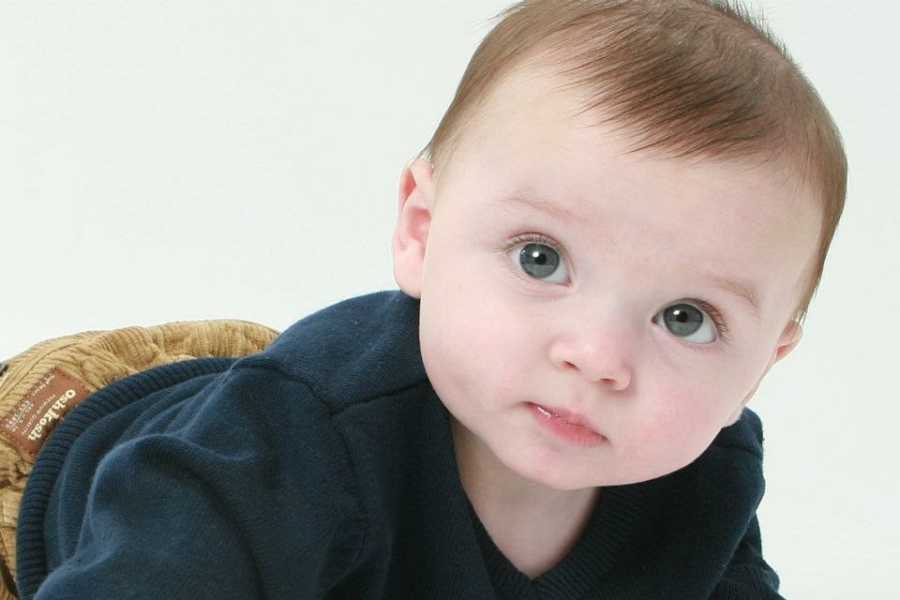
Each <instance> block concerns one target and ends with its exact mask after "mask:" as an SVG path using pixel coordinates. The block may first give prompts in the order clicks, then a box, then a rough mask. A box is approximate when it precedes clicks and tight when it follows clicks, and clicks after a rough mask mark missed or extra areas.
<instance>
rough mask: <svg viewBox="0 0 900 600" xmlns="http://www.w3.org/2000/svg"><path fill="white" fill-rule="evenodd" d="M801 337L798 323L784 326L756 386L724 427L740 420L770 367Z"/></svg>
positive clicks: (785, 354)
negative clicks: (742, 412)
mask: <svg viewBox="0 0 900 600" xmlns="http://www.w3.org/2000/svg"><path fill="white" fill-rule="evenodd" d="M801 337H803V327H802V326H801V325H800V323H798V322H797V321H794V320H793V319H791V320H790V321H789V322H788V324H787V325H786V326H785V328H784V330H783V331H782V332H781V336H779V338H778V343H777V344H775V350H774V351H773V352H772V357H771V358H770V359H769V364H767V365H766V368H765V370H764V371H763V373H762V375H760V376H759V379H757V380H756V384H755V385H754V386H753V389H752V390H750V393H748V394H747V396H746V397H745V398H744V400H743V401H742V402H741V404H740V406H738V407H737V409H735V411H734V412H733V413H731V416H729V417H728V420H727V422H726V423H725V427H728V426H730V425H734V424H735V423H737V421H738V419H740V418H741V411H743V410H744V407H745V406H747V403H748V402H750V399H751V398H753V394H755V393H756V390H757V389H758V388H759V384H760V383H762V380H763V378H764V377H765V376H766V373H768V372H769V369H771V368H772V365H774V364H775V363H777V362H778V361H779V360H781V359H782V358H784V357H785V356H787V355H788V354H790V352H791V351H792V350H793V349H794V348H796V347H797V344H799V343H800V338H801Z"/></svg>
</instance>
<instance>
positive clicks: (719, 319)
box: [505, 233, 731, 347]
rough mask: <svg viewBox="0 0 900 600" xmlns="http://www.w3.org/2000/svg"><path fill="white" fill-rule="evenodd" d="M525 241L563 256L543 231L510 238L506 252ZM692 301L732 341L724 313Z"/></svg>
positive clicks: (556, 245)
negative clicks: (541, 245) (549, 248)
mask: <svg viewBox="0 0 900 600" xmlns="http://www.w3.org/2000/svg"><path fill="white" fill-rule="evenodd" d="M525 243H537V244H543V245H545V246H549V247H551V248H553V250H554V251H556V252H557V253H558V254H559V255H560V256H561V257H562V256H563V253H562V252H561V251H560V247H559V244H557V243H556V241H555V240H553V239H552V238H549V237H547V236H546V235H543V234H541V233H522V234H519V235H517V236H515V237H513V238H512V239H511V240H510V243H509V245H507V246H506V250H505V252H506V253H508V252H509V251H510V250H512V249H513V248H515V247H516V246H518V245H520V244H525ZM529 279H530V280H532V281H540V280H538V279H534V278H529ZM690 302H692V303H694V304H696V305H697V306H698V307H699V308H701V309H703V312H705V313H706V314H708V315H709V316H710V318H711V319H712V320H713V323H714V324H715V326H716V330H717V331H718V334H719V337H720V338H721V340H722V341H723V342H725V343H728V342H729V341H731V337H730V334H729V330H728V324H727V323H726V322H725V318H724V317H723V316H722V313H721V312H720V311H719V309H717V308H716V307H715V306H713V305H712V304H710V303H709V302H706V301H705V300H700V299H699V298H697V299H695V298H691V299H690ZM696 345H697V346H700V347H702V346H706V345H708V344H696Z"/></svg>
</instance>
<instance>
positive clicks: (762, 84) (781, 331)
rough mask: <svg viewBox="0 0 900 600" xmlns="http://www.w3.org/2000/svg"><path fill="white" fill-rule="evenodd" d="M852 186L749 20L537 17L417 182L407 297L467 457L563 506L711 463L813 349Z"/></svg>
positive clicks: (663, 5)
mask: <svg viewBox="0 0 900 600" xmlns="http://www.w3.org/2000/svg"><path fill="white" fill-rule="evenodd" d="M845 189H846V159H845V156H844V153H843V149H842V147H841V142H840V136H839V134H838V132H837V130H836V128H835V126H834V124H833V122H832V120H831V117H830V116H829V114H828V111H827V110H826V109H825V107H824V106H823V105H822V103H821V101H820V100H819V98H818V96H817V94H816V92H815V91H814V90H813V88H812V86H811V85H810V84H809V83H808V82H807V80H806V79H805V78H804V77H803V76H802V75H801V73H800V71H799V69H798V68H797V67H796V66H795V65H794V64H793V63H792V62H791V60H790V59H789V58H788V57H787V55H786V53H785V52H784V51H783V50H781V49H780V47H779V46H778V44H777V43H775V42H773V41H770V37H769V36H768V35H767V34H766V33H765V32H763V31H762V30H761V29H760V28H759V27H758V26H757V27H754V26H753V24H752V23H751V22H750V19H749V18H748V17H747V16H746V14H745V13H744V12H743V11H735V10H732V9H729V8H727V7H721V6H718V5H716V6H713V5H711V4H710V3H708V2H703V1H701V0H665V1H663V0H655V1H654V0H648V1H643V0H627V1H603V0H593V1H572V0H566V1H546V0H534V1H529V2H521V3H519V4H517V5H515V6H514V7H512V8H511V9H509V10H508V11H506V13H505V18H504V19H503V20H502V22H500V23H499V24H498V25H497V26H496V27H495V28H494V30H493V31H492V32H491V33H490V34H489V35H488V36H487V37H486V39H485V40H484V41H483V42H482V44H481V45H480V47H479V48H478V50H477V51H476V54H475V56H474V57H473V58H472V60H471V62H470V64H469V67H468V69H467V70H466V73H465V75H464V77H463V81H462V82H461V84H460V86H459V89H458V90H457V94H456V97H455V98H454V100H453V103H452V105H451V106H450V108H449V110H448V112H447V114H446V115H445V116H444V118H443V120H442V121H441V123H440V125H439V127H438V129H437V131H436V133H435V135H434V137H433V138H432V140H431V141H430V143H429V144H428V146H427V147H426V148H425V150H424V151H423V156H421V157H420V158H418V159H417V160H415V161H413V162H412V163H411V164H410V165H409V166H408V167H407V168H406V169H404V172H403V174H402V176H401V184H400V216H399V219H398V223H397V229H396V232H395V235H394V261H395V267H394V271H395V277H396V279H397V282H398V285H399V286H400V288H401V289H402V290H403V291H404V292H405V293H407V294H408V295H410V296H413V297H417V298H420V299H421V307H420V310H421V312H420V342H421V349H422V357H423V361H424V364H425V367H426V371H427V373H428V376H429V379H430V380H431V382H432V384H433V386H434V388H435V390H436V392H437V393H438V395H439V396H440V398H441V400H442V401H443V402H444V403H445V405H446V406H447V408H448V410H449V411H450V413H451V414H452V415H453V417H454V419H455V422H454V426H455V429H454V435H455V436H456V439H457V442H458V443H460V444H464V445H465V446H466V447H467V448H471V449H477V448H481V449H485V448H488V449H490V450H491V451H492V453H493V455H494V456H496V457H497V458H498V459H499V460H500V461H501V462H502V463H503V464H505V465H506V466H507V467H509V468H511V469H513V470H514V471H516V472H518V473H519V474H521V475H522V476H524V477H527V478H528V479H531V480H534V481H539V482H542V483H545V484H546V485H548V486H550V487H554V488H557V489H576V488H584V487H592V486H601V485H616V484H625V483H632V482H636V481H643V480H647V479H652V478H654V477H658V476H661V475H664V474H666V473H670V472H672V471H674V470H676V469H678V468H681V467H683V466H685V465H686V464H688V463H690V462H691V461H693V460H694V459H695V458H696V457H697V456H699V455H700V454H701V453H702V452H703V451H704V450H705V449H706V448H707V447H708V446H709V444H710V443H711V442H712V440H713V438H714V437H715V436H716V434H717V433H718V432H719V430H720V429H721V428H722V427H725V426H727V425H730V424H732V423H733V422H734V421H735V420H736V419H737V418H738V417H739V416H740V412H741V409H742V408H743V406H744V404H746V402H747V401H748V400H749V399H750V398H751V397H752V395H753V393H754V392H755V390H756V388H757V386H758V385H759V383H760V381H761V380H762V378H763V376H764V375H765V374H766V373H767V372H768V370H769V368H770V367H771V366H772V365H773V364H774V363H775V362H776V361H778V360H780V359H781V358H783V357H784V356H785V355H787V354H788V353H789V352H790V351H791V349H793V348H794V347H795V346H796V344H797V343H798V341H799V339H800V333H801V326H802V322H803V319H804V317H805V315H806V311H807V308H808V305H809V302H810V300H811V298H812V296H813V294H814V292H815V290H816V288H817V286H818V282H819V278H820V276H821V273H822V268H823V265H824V261H825V256H826V253H827V251H828V247H829V245H830V243H831V239H832V236H833V234H834V231H835V228H836V226H837V222H838V219H839V217H840V214H841V211H842V208H843V202H844V195H845ZM536 405H540V406H541V407H544V408H545V409H549V410H550V411H551V412H552V411H553V410H559V411H569V412H574V413H577V414H579V415H580V416H582V417H583V419H584V420H585V421H586V422H587V423H589V424H590V425H591V428H592V429H593V430H594V432H593V433H590V432H587V431H585V430H583V429H576V428H570V429H571V431H573V432H574V433H575V435H574V436H572V437H571V438H570V439H569V440H568V441H567V440H566V439H565V437H564V436H563V437H560V436H558V435H556V434H554V433H553V432H552V430H551V429H550V428H547V427H544V425H542V423H541V421H542V416H541V415H542V414H546V411H545V410H540V409H537V408H536ZM556 422H558V420H556ZM473 451H477V450H473Z"/></svg>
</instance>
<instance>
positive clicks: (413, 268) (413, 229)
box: [393, 159, 435, 298]
mask: <svg viewBox="0 0 900 600" xmlns="http://www.w3.org/2000/svg"><path fill="white" fill-rule="evenodd" d="M434 189H435V188H434V182H433V179H432V165H431V163H429V162H428V161H426V160H422V159H416V160H414V161H413V162H411V163H410V164H408V165H407V166H406V167H405V168H404V169H403V172H402V173H401V174H400V193H399V198H398V205H397V210H398V215H397V225H396V227H395V229H394V238H393V255H394V279H395V280H396V281H397V285H398V286H400V289H401V290H403V292H404V293H406V294H407V295H408V296H411V297H413V298H421V297H422V276H423V274H424V264H425V248H426V246H427V242H428V232H429V230H430V228H431V220H432V213H433V210H434V199H435V197H434V196H435V194H434Z"/></svg>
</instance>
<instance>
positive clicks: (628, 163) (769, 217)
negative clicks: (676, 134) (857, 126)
mask: <svg viewBox="0 0 900 600" xmlns="http://www.w3.org/2000/svg"><path fill="white" fill-rule="evenodd" d="M559 86H560V81H559V80H558V79H554V78H552V77H550V76H548V75H547V74H546V73H544V72H541V71H539V70H534V69H529V70H525V71H519V72H515V73H513V74H512V75H511V76H510V77H508V78H507V79H506V80H505V81H504V82H503V83H502V84H500V85H498V86H497V87H496V88H495V90H494V92H493V93H492V95H491V96H490V97H489V99H488V101H487V102H486V104H485V105H484V106H483V107H482V109H481V111H480V114H479V115H478V117H477V118H476V119H474V121H473V122H472V123H471V124H470V126H469V129H468V130H467V131H466V132H465V134H464V135H463V138H462V139H461V141H460V143H459V146H458V148H457V151H456V153H455V154H454V158H453V164H451V165H450V167H449V169H448V173H451V172H452V173H454V175H452V176H450V177H449V178H450V180H451V181H452V183H451V187H453V188H454V189H455V190H456V191H455V192H453V195H454V198H453V200H452V201H453V202H462V203H466V202H469V203H472V204H470V205H469V209H471V211H476V210H477V214H478V215H479V218H484V217H488V218H489V219H490V217H492V216H493V217H496V218H501V219H509V218H510V217H511V216H512V215H513V214H517V215H523V216H524V215H533V221H532V222H534V219H541V222H546V223H548V224H552V225H553V226H554V228H555V229H554V231H558V232H565V234H566V235H567V236H578V238H579V239H581V240H583V241H585V242H586V241H588V240H589V241H590V244H591V247H592V248H593V249H595V250H596V251H597V252H600V253H603V254H604V255H605V256H613V255H614V256H617V257H621V258H622V260H625V261H626V262H628V263H629V264H630V265H632V266H635V265H638V264H642V265H644V266H650V265H655V266H656V267H659V266H661V265H664V266H668V267H670V268H671V269H673V270H676V271H677V272H679V273H683V272H687V271H692V272H705V273H709V274H711V275H713V276H714V277H719V278H725V279H729V280H731V281H732V282H738V281H744V282H755V283H753V284H752V285H750V287H758V289H759V290H760V292H758V294H760V295H762V296H766V295H768V294H769V291H768V290H767V285H766V284H767V283H768V284H771V286H775V287H777V286H781V287H782V288H785V287H790V288H792V289H793V288H794V287H796V285H797V284H798V283H799V280H800V279H801V275H802V274H803V273H804V269H805V268H806V267H807V265H808V264H809V261H810V259H811V258H812V255H813V254H814V251H815V247H816V245H815V242H816V240H817V237H818V209H817V208H816V205H815V202H814V201H813V199H812V197H811V195H810V194H809V193H808V192H806V191H805V190H803V189H801V188H800V186H798V185H797V184H796V182H795V181H794V180H793V179H792V178H791V177H789V176H786V175H785V174H784V173H783V172H782V171H781V170H780V169H779V167H778V166H777V165H774V164H768V165H767V164H759V163H758V162H757V163H755V162H753V161H749V160H748V161H734V160H731V161H715V160H712V159H709V158H692V159H673V158H669V157H665V156H663V155H661V154H655V155H654V154H649V153H646V152H642V153H631V152H630V149H631V147H632V146H631V140H630V139H629V138H628V137H627V133H625V132H622V131H617V130H616V129H615V128H614V127H608V126H600V125H598V124H597V112H596V111H595V112H594V114H593V115H591V114H587V113H583V112H582V111H581V109H582V108H583V102H584V100H583V98H580V97H579V96H578V95H577V93H576V92H573V91H571V90H561V88H560V87H559ZM579 113H581V114H579ZM592 119H593V120H592ZM476 201H477V202H484V203H485V204H482V205H480V206H477V207H476V206H475V204H474V203H475V202H476ZM471 211H470V214H476V213H474V212H471ZM564 241H565V240H561V242H564ZM650 271H651V269H648V274H649V273H650ZM748 285H749V284H748ZM771 286H769V287H771ZM732 287H735V286H732ZM743 287H745V288H746V287H748V286H743Z"/></svg>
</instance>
